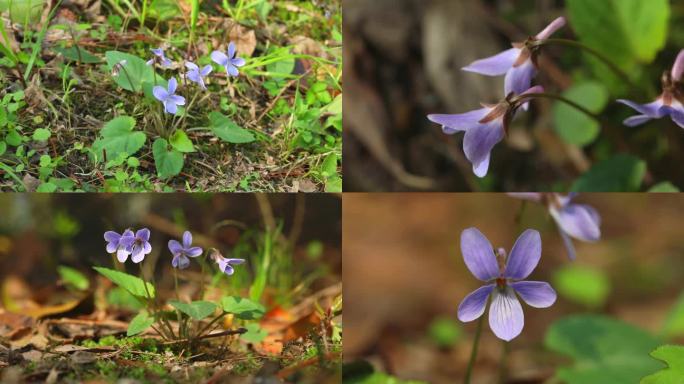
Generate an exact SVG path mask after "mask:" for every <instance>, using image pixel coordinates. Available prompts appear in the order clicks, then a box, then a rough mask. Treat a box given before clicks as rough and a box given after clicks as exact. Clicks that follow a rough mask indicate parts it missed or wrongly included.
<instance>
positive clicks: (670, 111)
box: [618, 49, 684, 128]
mask: <svg viewBox="0 0 684 384" xmlns="http://www.w3.org/2000/svg"><path fill="white" fill-rule="evenodd" d="M662 89H663V93H662V94H661V95H660V96H659V97H658V98H657V99H656V100H655V101H654V102H652V103H649V104H637V103H635V102H633V101H630V100H624V99H620V100H618V102H619V103H622V104H625V105H626V106H628V107H630V108H632V109H634V110H635V111H637V112H639V114H638V115H636V116H632V117H630V118H628V119H627V120H625V121H624V124H625V125H626V126H629V127H635V126H638V125H641V124H644V123H646V122H649V121H651V120H653V119H661V118H663V117H667V116H669V117H670V119H672V121H673V122H674V123H675V124H677V125H679V126H680V127H682V128H684V49H683V50H681V51H680V52H679V55H677V59H676V60H675V62H674V65H673V66H672V70H671V71H669V72H665V73H664V74H663V77H662Z"/></svg>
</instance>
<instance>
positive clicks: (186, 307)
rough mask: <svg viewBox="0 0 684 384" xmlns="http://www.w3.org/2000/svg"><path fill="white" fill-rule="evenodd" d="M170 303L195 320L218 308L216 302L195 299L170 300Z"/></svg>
mask: <svg viewBox="0 0 684 384" xmlns="http://www.w3.org/2000/svg"><path fill="white" fill-rule="evenodd" d="M169 304H170V305H171V306H172V307H174V308H176V309H177V310H179V311H181V312H183V313H185V314H186V315H188V316H190V317H192V318H193V319H195V320H202V319H204V318H206V317H207V316H209V315H211V314H212V313H214V311H215V310H216V304H214V303H212V302H210V301H193V302H191V303H183V302H180V301H169Z"/></svg>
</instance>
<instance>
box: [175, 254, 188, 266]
mask: <svg viewBox="0 0 684 384" xmlns="http://www.w3.org/2000/svg"><path fill="white" fill-rule="evenodd" d="M171 265H173V267H174V268H179V269H185V268H187V267H188V266H189V265H190V259H188V258H187V257H185V256H183V255H179V256H174V257H173V260H171Z"/></svg>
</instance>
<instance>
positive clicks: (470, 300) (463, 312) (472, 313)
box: [458, 284, 494, 323]
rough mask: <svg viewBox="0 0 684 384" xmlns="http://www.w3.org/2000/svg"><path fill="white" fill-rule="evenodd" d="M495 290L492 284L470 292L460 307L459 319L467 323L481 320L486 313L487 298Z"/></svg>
mask: <svg viewBox="0 0 684 384" xmlns="http://www.w3.org/2000/svg"><path fill="white" fill-rule="evenodd" d="M493 289H494V284H490V285H485V286H483V287H480V288H478V289H476V290H474V291H472V292H470V293H469V294H468V296H466V297H465V298H464V299H463V301H461V304H460V305H459V306H458V319H459V320H461V321H462V322H464V323H467V322H469V321H473V320H475V319H478V318H480V316H482V314H483V313H484V311H485V306H486V305H487V298H489V294H491V293H492V290H493Z"/></svg>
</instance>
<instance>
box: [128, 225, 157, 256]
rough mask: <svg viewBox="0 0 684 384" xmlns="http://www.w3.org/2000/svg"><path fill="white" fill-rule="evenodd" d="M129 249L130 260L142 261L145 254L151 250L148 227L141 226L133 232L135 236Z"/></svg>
mask: <svg viewBox="0 0 684 384" xmlns="http://www.w3.org/2000/svg"><path fill="white" fill-rule="evenodd" d="M129 251H130V252H131V261H133V262H134V263H136V264H137V263H139V262H141V261H143V259H144V258H145V255H147V254H148V253H150V252H152V245H150V230H149V229H147V228H143V229H141V230H138V231H136V232H135V237H134V238H133V242H132V243H131V245H130V247H129Z"/></svg>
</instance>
